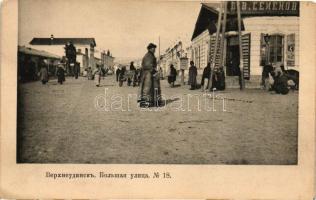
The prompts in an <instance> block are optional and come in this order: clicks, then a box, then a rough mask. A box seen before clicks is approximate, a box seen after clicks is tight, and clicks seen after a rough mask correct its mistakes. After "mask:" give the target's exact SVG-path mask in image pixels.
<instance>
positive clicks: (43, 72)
mask: <svg viewBox="0 0 316 200" xmlns="http://www.w3.org/2000/svg"><path fill="white" fill-rule="evenodd" d="M40 78H41V81H45V82H47V81H48V70H47V68H46V67H41V70H40Z"/></svg>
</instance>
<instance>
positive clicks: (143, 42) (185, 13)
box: [19, 0, 201, 58]
mask: <svg viewBox="0 0 316 200" xmlns="http://www.w3.org/2000/svg"><path fill="white" fill-rule="evenodd" d="M200 7H201V3H200V2H199V1H190V2H189V1H168V2H167V1H149V0H146V1H145V0H133V1H132V0H116V1H114V0H113V1H110V0H93V1H88V0H20V1H19V45H26V46H30V45H29V44H28V43H29V42H30V41H31V40H32V38H33V37H50V35H51V34H53V35H54V37H94V38H95V40H96V43H97V47H96V48H97V49H99V50H107V49H110V51H111V52H112V54H113V56H114V57H117V58H118V57H124V58H140V57H142V56H143V55H144V54H145V53H146V51H147V50H146V47H147V45H148V43H150V42H153V43H155V44H157V45H158V41H159V37H160V44H161V48H160V49H161V52H162V53H163V52H164V51H165V49H167V48H168V47H169V46H171V45H173V44H175V42H176V41H177V40H178V39H181V40H183V41H184V42H189V41H190V39H191V36H192V33H193V30H194V26H195V22H196V20H197V17H198V14H199V11H200ZM30 47H32V48H37V49H39V48H38V47H39V46H35V45H32V46H30ZM58 49H60V52H52V53H57V54H60V55H61V53H62V52H63V50H62V47H61V46H58ZM157 51H158V49H157Z"/></svg>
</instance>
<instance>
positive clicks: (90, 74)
mask: <svg viewBox="0 0 316 200" xmlns="http://www.w3.org/2000/svg"><path fill="white" fill-rule="evenodd" d="M87 77H88V80H92V79H93V78H92V77H93V73H92V69H91V67H88V69H87Z"/></svg>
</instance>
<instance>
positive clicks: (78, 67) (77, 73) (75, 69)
mask: <svg viewBox="0 0 316 200" xmlns="http://www.w3.org/2000/svg"><path fill="white" fill-rule="evenodd" d="M74 74H75V79H78V77H79V74H80V63H78V62H76V63H75V66H74Z"/></svg>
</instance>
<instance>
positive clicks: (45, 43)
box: [30, 35, 96, 72]
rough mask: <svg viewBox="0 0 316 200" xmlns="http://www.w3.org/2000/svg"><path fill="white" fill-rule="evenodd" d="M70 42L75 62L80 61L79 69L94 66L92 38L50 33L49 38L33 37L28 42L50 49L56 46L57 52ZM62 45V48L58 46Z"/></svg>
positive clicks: (93, 42)
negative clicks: (56, 36) (73, 48)
mask: <svg viewBox="0 0 316 200" xmlns="http://www.w3.org/2000/svg"><path fill="white" fill-rule="evenodd" d="M68 42H72V43H73V44H74V46H75V47H76V50H77V62H79V63H80V67H81V69H80V71H81V72H83V71H84V69H86V68H88V67H92V68H95V67H96V60H95V47H96V42H95V39H94V38H55V37H54V36H53V35H51V37H50V38H33V39H32V40H31V42H30V44H31V45H36V46H38V47H42V48H43V49H47V50H50V49H51V51H56V47H57V48H59V49H58V50H59V52H60V51H63V47H64V46H65V45H66V44H67V43H68ZM60 46H62V48H60Z"/></svg>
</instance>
